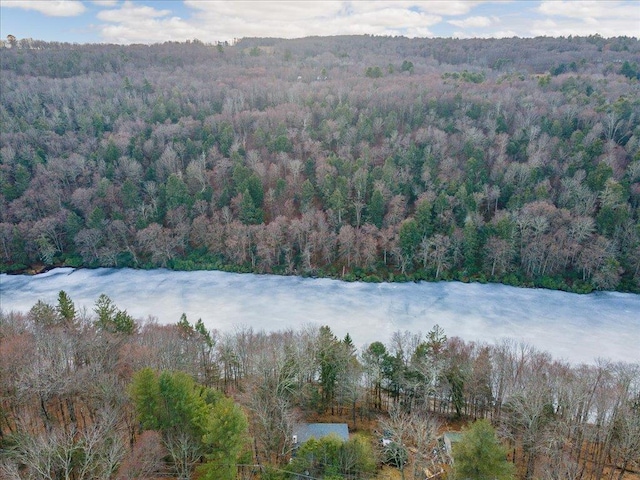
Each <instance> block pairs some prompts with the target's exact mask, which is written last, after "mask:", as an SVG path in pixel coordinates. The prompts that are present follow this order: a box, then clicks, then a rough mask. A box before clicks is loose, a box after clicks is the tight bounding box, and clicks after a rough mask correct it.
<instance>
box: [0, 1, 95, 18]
mask: <svg viewBox="0 0 640 480" xmlns="http://www.w3.org/2000/svg"><path fill="white" fill-rule="evenodd" d="M2 6H3V7H9V8H21V9H23V10H35V11H36V12H40V13H42V14H44V15H47V16H49V17H75V16H76V15H80V14H81V13H83V12H84V11H85V6H84V5H83V4H82V2H80V1H78V0H3V2H2Z"/></svg>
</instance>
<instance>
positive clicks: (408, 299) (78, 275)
mask: <svg viewBox="0 0 640 480" xmlns="http://www.w3.org/2000/svg"><path fill="white" fill-rule="evenodd" d="M60 290H65V291H66V292H67V293H68V294H69V295H70V296H71V298H72V299H73V300H74V302H75V303H76V305H77V306H78V307H79V308H86V309H87V310H89V311H90V310H91V309H92V307H93V304H94V302H95V300H96V299H97V298H98V296H99V295H100V294H102V293H105V294H107V295H108V296H109V297H111V299H112V300H113V301H114V302H115V303H116V304H117V305H118V307H119V308H121V309H126V310H127V311H128V312H129V313H130V314H131V315H133V316H134V317H136V318H139V319H148V318H149V317H153V318H156V319H157V321H158V322H160V323H175V322H177V321H178V320H179V318H180V315H181V314H182V313H183V312H184V313H186V314H187V317H188V318H189V319H190V320H192V321H195V320H197V319H198V318H202V320H203V321H204V322H205V324H206V325H207V327H208V328H215V329H218V330H220V331H222V332H228V331H233V330H234V329H236V328H243V327H251V328H254V329H256V330H262V329H264V330H279V329H288V328H300V327H302V326H303V325H305V324H315V325H324V324H326V325H329V326H330V327H331V328H332V329H333V330H334V332H336V334H338V335H340V336H343V335H345V334H346V333H347V332H349V333H350V335H351V336H352V338H353V339H354V341H355V342H356V345H358V346H360V345H363V344H365V343H370V342H373V341H376V340H381V341H384V342H387V341H388V340H389V338H390V337H391V335H392V333H393V332H394V331H397V330H410V331H422V332H427V331H428V330H430V329H431V328H432V327H433V325H434V324H436V323H437V324H439V325H440V326H442V327H443V328H444V329H445V332H446V333H447V334H448V335H449V336H460V337H462V338H463V339H465V340H474V341H482V342H490V343H495V342H499V341H503V340H504V339H513V340H515V341H522V342H527V343H529V344H531V345H533V346H535V347H536V348H538V349H541V350H547V351H549V353H551V354H552V355H553V356H554V357H557V358H562V359H566V360H569V361H571V362H587V363H592V362H594V361H595V360H596V359H597V358H607V359H611V360H613V361H627V362H638V361H640V352H639V350H638V347H637V345H638V343H640V295H636V294H627V293H617V292H598V293H592V294H588V295H578V294H573V293H567V292H560V291H552V290H544V289H531V288H529V289H525V288H516V287H511V286H506V285H499V284H479V283H469V284H466V283H461V282H435V283H429V282H418V283H414V282H407V283H365V282H341V281H337V280H330V279H313V278H301V277H283V276H276V275H256V274H236V273H226V272H219V271H193V272H178V271H170V270H163V269H158V270H133V269H108V268H102V269H95V270H89V269H77V270H76V269H71V268H58V269H54V270H51V271H48V272H45V273H42V274H39V275H6V274H2V275H0V302H1V303H0V305H1V308H2V310H3V311H4V312H8V311H28V310H29V308H30V307H31V306H32V305H33V304H34V303H35V302H36V301H37V300H39V299H41V300H44V301H47V302H51V303H55V301H56V298H57V294H58V292H59V291H60Z"/></svg>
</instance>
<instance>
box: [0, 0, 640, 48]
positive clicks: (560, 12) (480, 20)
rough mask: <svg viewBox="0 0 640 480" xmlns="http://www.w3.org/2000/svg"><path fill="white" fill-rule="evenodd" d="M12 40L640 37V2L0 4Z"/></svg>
mask: <svg viewBox="0 0 640 480" xmlns="http://www.w3.org/2000/svg"><path fill="white" fill-rule="evenodd" d="M0 30H1V36H2V38H3V39H4V38H5V37H6V36H7V35H9V34H12V35H14V36H16V37H17V38H18V39H20V38H29V37H30V38H34V39H40V40H56V41H65V42H77V43H95V42H102V43H123V44H129V43H156V42H164V41H167V40H174V41H183V40H188V39H196V38H197V39H199V40H201V41H204V42H215V41H219V40H231V39H233V38H242V37H284V38H297V37H305V36H310V35H341V34H365V33H366V34H371V35H394V36H395V35H402V36H406V37H459V38H467V37H497V38H500V37H513V36H518V37H535V36H543V35H544V36H560V35H563V36H568V35H591V34H600V35H602V36H603V37H612V36H618V35H626V36H632V37H638V36H640V0H627V1H614V0H604V1H602V0H600V1H582V0H551V1H540V0H537V1H533V0H530V1H526V0H515V1H506V0H505V1H472V0H442V1H437V0H422V1H405V0H396V1H394V0H378V1H365V0H360V1H329V0H326V1H312V0H298V1H267V0H254V1H242V0H233V1H231V0H227V1H214V0H182V1H180V0H91V1H89V0H83V1H80V0H0Z"/></svg>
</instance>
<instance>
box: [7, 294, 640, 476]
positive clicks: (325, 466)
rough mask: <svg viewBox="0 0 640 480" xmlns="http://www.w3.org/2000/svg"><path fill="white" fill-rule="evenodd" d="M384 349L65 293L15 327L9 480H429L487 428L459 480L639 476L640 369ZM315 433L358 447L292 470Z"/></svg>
mask: <svg viewBox="0 0 640 480" xmlns="http://www.w3.org/2000/svg"><path fill="white" fill-rule="evenodd" d="M384 340H385V339H381V341H379V342H374V343H372V344H370V345H365V346H362V348H360V349H356V348H355V347H354V342H357V339H351V338H350V337H349V336H348V335H347V336H346V337H345V338H344V339H338V338H336V336H335V335H334V334H333V333H332V331H331V329H330V328H329V327H326V326H323V327H319V328H318V327H313V326H305V327H301V328H299V329H297V330H289V331H281V332H272V333H265V332H257V331H254V330H252V329H251V328H239V329H237V330H236V331H234V332H227V333H221V332H217V331H215V330H207V329H206V328H205V327H204V325H203V323H202V321H200V320H198V321H196V322H192V321H190V320H189V319H187V318H186V317H185V316H184V315H183V317H182V318H181V319H180V320H179V321H177V322H176V323H175V324H172V325H159V324H157V323H156V322H154V321H153V320H152V319H149V320H147V321H145V322H141V321H136V320H134V319H132V318H131V316H130V315H128V314H127V312H126V311H122V310H120V309H119V308H118V307H117V306H116V305H114V304H113V302H112V301H111V300H110V299H109V298H108V297H106V296H104V295H102V296H101V297H100V298H98V299H97V301H96V303H95V308H94V310H93V311H92V312H88V311H78V310H76V307H75V306H74V303H73V301H72V299H71V298H69V296H68V295H67V294H66V293H65V292H60V294H59V296H58V302H57V303H56V304H47V303H44V302H42V301H40V302H38V303H36V304H35V305H34V306H33V308H32V309H31V310H30V312H28V313H27V314H16V313H11V314H9V313H6V312H5V313H0V358H2V362H0V402H1V403H0V405H1V409H0V478H2V479H7V480H19V479H50V480H57V479H73V480H81V479H98V478H100V479H118V480H126V479H134V478H136V479H157V478H178V479H185V480H186V479H191V478H194V479H196V478H201V479H227V480H232V479H236V478H245V479H258V478H262V479H270V480H285V479H300V478H305V479H320V478H323V479H334V480H337V479H364V478H375V477H376V475H380V476H379V477H378V478H381V479H382V478H385V479H387V478H389V477H388V476H386V475H387V474H388V470H387V472H386V473H385V474H382V475H381V474H380V471H379V468H381V466H382V465H383V464H385V463H386V464H387V465H388V466H387V468H395V469H397V470H401V472H402V478H406V479H424V478H425V477H424V476H423V472H424V471H425V470H424V469H425V468H429V469H430V471H432V472H436V471H439V470H438V468H439V466H440V464H441V463H442V462H443V458H442V457H441V456H438V455H439V454H434V449H437V447H438V444H437V443H436V438H437V436H438V435H439V434H440V433H441V432H442V431H443V430H446V429H447V428H450V427H447V424H448V423H450V422H453V421H455V424H456V425H460V423H466V422H469V423H471V422H473V421H474V420H478V422H476V423H473V426H472V427H471V430H472V431H474V433H473V434H472V435H471V438H470V440H469V442H471V443H469V444H467V443H465V442H463V443H461V445H462V446H463V447H464V446H465V445H466V446H468V447H470V448H467V449H464V448H461V450H460V451H458V452H456V450H455V449H454V456H455V455H456V454H459V457H456V463H455V464H454V466H455V467H456V469H455V470H454V471H453V472H452V471H451V470H450V469H447V471H448V472H449V476H448V477H447V478H461V479H462V478H468V474H465V473H464V468H463V467H464V465H465V461H466V460H468V459H469V455H470V456H471V457H472V461H471V463H469V462H468V461H467V463H466V465H471V466H472V467H473V468H474V469H475V470H474V471H476V472H478V471H479V470H477V469H478V468H482V469H485V471H486V469H488V468H489V467H490V466H491V465H493V463H491V462H489V460H488V459H486V458H485V461H481V462H477V461H475V460H474V456H475V453H474V452H475V451H479V452H480V453H481V454H482V455H487V454H488V452H489V450H490V448H489V445H494V447H495V452H497V454H496V455H494V463H496V467H495V468H494V467H492V466H491V467H490V468H491V471H490V474H487V476H483V477H477V476H474V477H473V478H500V479H505V480H507V479H514V478H517V479H526V480H531V479H539V480H600V479H616V480H622V479H631V478H637V476H633V473H632V472H636V473H635V475H638V473H640V365H638V364H624V363H619V364H614V363H609V362H607V361H604V360H599V361H595V362H594V363H593V364H590V365H570V364H567V363H565V362H563V361H558V360H556V359H553V358H551V357H550V356H549V355H548V354H547V353H544V352H541V351H537V350H535V349H534V348H532V347H530V346H528V345H525V344H518V343H515V342H513V341H505V342H502V343H499V344H496V345H487V344H478V343H473V342H470V343H469V342H464V341H462V340H460V339H459V338H455V337H453V338H448V337H447V335H446V332H444V331H443V330H442V329H441V328H440V327H438V326H437V325H434V326H433V328H432V329H431V330H430V331H429V332H428V333H426V334H421V333H413V332H401V331H398V332H396V333H394V334H393V336H392V338H391V339H388V341H386V343H383V342H384ZM318 416H320V417H318ZM317 418H323V419H327V418H330V419H333V420H338V421H342V422H348V425H349V430H350V432H351V435H352V436H351V439H350V440H349V441H348V442H346V443H341V442H340V441H338V440H336V439H331V438H327V439H324V440H317V441H316V440H313V441H310V442H307V443H305V444H304V445H303V446H302V447H301V448H300V450H299V451H298V452H297V455H296V456H295V458H294V460H293V461H292V462H289V460H290V459H291V457H292V452H293V450H292V449H293V445H292V432H293V426H294V424H295V423H297V422H300V421H309V420H313V419H317ZM479 420H486V422H480V421H479ZM488 422H490V423H491V424H492V425H493V427H492V426H491V425H490V424H489V423H488ZM476 427H477V428H476ZM493 428H495V429H496V431H497V432H498V434H499V435H498V437H499V439H500V440H498V439H497V438H496V437H495V434H494V433H493ZM383 435H384V437H386V438H387V439H388V440H391V443H390V444H389V445H387V446H386V447H385V448H383V446H382V444H381V437H382V436H383ZM474 438H475V439H476V441H477V442H479V443H480V444H481V445H482V446H483V448H481V449H477V448H475V447H473V445H474V444H473V443H472V440H473V439H474ZM505 448H506V451H507V452H508V457H507V456H506V455H505ZM507 458H508V462H507V461H506V459H507ZM474 462H475V463H474ZM304 472H308V473H306V474H304ZM295 473H300V474H304V475H303V476H302V477H299V476H296V475H294V474H295ZM514 474H515V476H514ZM305 475H306V476H305ZM437 478H439V479H440V480H442V479H443V478H445V476H444V475H440V476H439V477H437Z"/></svg>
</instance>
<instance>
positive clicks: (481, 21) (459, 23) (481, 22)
mask: <svg viewBox="0 0 640 480" xmlns="http://www.w3.org/2000/svg"><path fill="white" fill-rule="evenodd" d="M448 23H450V24H451V25H454V26H456V27H459V28H479V27H488V26H490V25H491V23H492V22H491V19H490V18H489V17H467V18H463V19H462V20H449V22H448Z"/></svg>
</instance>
